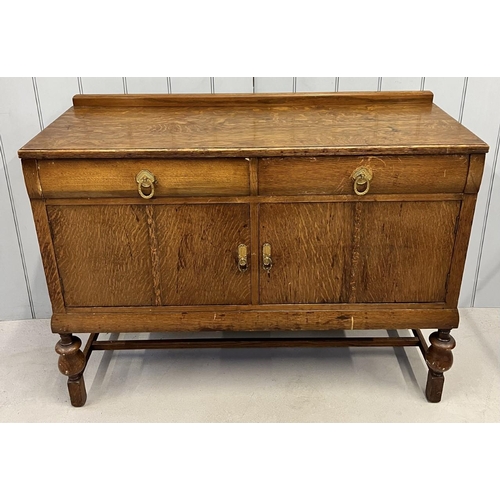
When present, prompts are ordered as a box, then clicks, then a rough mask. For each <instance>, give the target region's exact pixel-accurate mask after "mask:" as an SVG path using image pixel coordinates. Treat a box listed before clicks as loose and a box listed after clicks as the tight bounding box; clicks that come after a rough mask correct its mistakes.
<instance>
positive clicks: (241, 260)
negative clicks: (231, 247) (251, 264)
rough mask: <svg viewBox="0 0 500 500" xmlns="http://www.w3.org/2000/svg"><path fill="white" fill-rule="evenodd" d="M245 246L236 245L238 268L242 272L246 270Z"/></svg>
mask: <svg viewBox="0 0 500 500" xmlns="http://www.w3.org/2000/svg"><path fill="white" fill-rule="evenodd" d="M247 254H248V252H247V246H246V245H243V244H242V245H238V270H239V271H240V272H242V273H244V272H245V271H247V270H248V257H247Z"/></svg>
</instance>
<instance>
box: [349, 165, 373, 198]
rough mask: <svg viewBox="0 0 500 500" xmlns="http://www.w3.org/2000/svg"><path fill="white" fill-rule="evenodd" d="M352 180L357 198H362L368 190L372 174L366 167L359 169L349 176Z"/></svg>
mask: <svg viewBox="0 0 500 500" xmlns="http://www.w3.org/2000/svg"><path fill="white" fill-rule="evenodd" d="M351 177H352V178H353V179H354V192H355V193H356V194H357V195H358V196H363V195H365V194H366V193H368V191H369V190H370V181H371V180H372V179H373V172H372V171H371V170H370V169H369V168H366V167H359V168H358V169H356V170H355V171H354V172H353V173H352V176H351Z"/></svg>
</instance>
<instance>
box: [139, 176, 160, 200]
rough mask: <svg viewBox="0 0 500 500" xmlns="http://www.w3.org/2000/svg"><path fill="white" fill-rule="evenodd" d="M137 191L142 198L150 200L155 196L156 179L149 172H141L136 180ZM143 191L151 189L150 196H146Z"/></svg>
mask: <svg viewBox="0 0 500 500" xmlns="http://www.w3.org/2000/svg"><path fill="white" fill-rule="evenodd" d="M135 180H136V182H137V190H138V191H139V194H140V195H141V197H142V198H144V199H145V200H149V199H150V198H152V197H153V196H154V194H155V183H156V178H155V176H154V175H153V174H152V173H151V172H150V171H149V170H141V171H140V172H139V173H138V174H137V176H136V178H135ZM143 189H149V194H145V193H144V191H143Z"/></svg>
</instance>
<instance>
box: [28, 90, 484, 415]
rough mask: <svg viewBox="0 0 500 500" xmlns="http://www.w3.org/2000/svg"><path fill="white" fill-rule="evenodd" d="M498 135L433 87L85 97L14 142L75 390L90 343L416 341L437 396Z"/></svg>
mask: <svg viewBox="0 0 500 500" xmlns="http://www.w3.org/2000/svg"><path fill="white" fill-rule="evenodd" d="M487 151H488V146H487V144H485V143H484V142H483V141H481V140H480V139H479V138H478V137H476V136H475V135H474V134H473V133H471V132H470V131H469V130H467V129H466V128H465V127H463V126H462V125H461V124H460V123H458V122H457V121H456V120H454V119H453V118H451V117H450V116H449V115H447V114H446V113H445V112H444V111H442V110H441V109H440V108H439V107H437V106H436V105H435V104H433V95H432V93H431V92H426V91H422V92H364V93H363V92H360V93H324V94H299V93H297V94H220V95H218V94H212V95H77V96H75V97H74V98H73V107H71V108H70V109H69V110H68V111H66V112H65V113H64V114H63V115H62V116H61V117H59V118H58V119H57V120H55V121H54V122H53V123H52V124H51V125H49V126H48V127H47V128H46V129H45V130H43V131H42V132H41V133H40V134H38V135H37V136H36V137H35V138H33V139H32V140H31V141H30V142H29V143H28V144H26V145H25V146H24V147H23V148H22V149H21V150H20V151H19V156H20V157H21V159H22V165H23V172H24V177H25V182H26V187H27V191H28V194H29V197H30V200H31V206H32V210H33V216H34V221H35V225H36V230H37V234H38V240H39V244H40V250H41V255H42V260H43V266H44V270H45V276H46V279H47V285H48V290H49V294H50V299H51V303H52V309H53V315H52V321H51V326H52V331H53V332H54V333H56V334H59V335H60V340H59V341H58V343H57V345H56V351H57V353H58V354H59V369H60V371H61V373H62V374H63V375H65V376H67V377H68V387H69V394H70V398H71V403H72V404H73V405H74V406H82V405H84V404H85V401H86V397H87V395H86V390H85V384H84V379H83V372H84V370H85V367H86V364H87V362H88V360H89V357H90V355H91V353H92V351H93V350H113V349H150V348H151V349H162V348H189V347H195V348H199V347H216V348H221V347H232V348H234V347H273V346H289V347H293V346H300V347H306V346H310V347H321V346H323V347H341V346H351V347H352V346H373V347H378V346H414V347H416V348H419V349H420V351H421V352H422V354H423V357H424V359H425V361H426V363H427V366H428V379H427V386H426V397H427V399H428V400H429V401H431V402H438V401H440V399H441V394H442V390H443V383H444V375H443V374H444V372H446V371H447V370H449V368H450V367H451V365H452V362H453V357H452V349H453V347H454V346H455V340H454V339H453V337H452V336H451V335H450V331H451V330H452V329H454V328H456V327H457V326H458V324H459V315H458V309H457V304H458V297H459V292H460V286H461V281H462V274H463V269H464V264H465V258H466V253H467V246H468V241H469V235H470V230H471V224H472V219H473V214H474V207H475V204H476V196H477V193H478V189H479V186H480V182H481V176H482V172H483V164H484V158H485V153H486V152H487ZM372 329H374V330H377V329H398V330H403V329H404V330H409V332H411V333H410V334H409V335H404V336H399V337H392V336H390V337H383V336H375V337H366V336H363V337H360V336H351V335H345V336H342V337H338V336H332V335H329V334H327V332H326V331H328V330H345V331H348V330H372ZM422 329H433V330H436V331H435V332H434V333H432V334H431V335H430V338H429V343H428V342H427V340H426V339H425V338H424V336H423V334H422V331H421V330H422ZM276 330H282V331H304V330H307V331H311V330H312V331H316V330H317V331H318V333H317V335H315V336H313V337H311V336H305V335H304V334H302V336H301V335H300V334H296V333H294V334H291V333H290V334H289V335H288V336H287V337H282V336H279V337H275V338H273V337H272V336H271V337H269V335H267V336H261V337H260V338H258V337H255V336H254V335H252V336H249V335H245V333H244V332H248V331H267V332H269V331H276ZM193 331H197V332H207V331H213V332H220V331H226V332H235V333H234V335H232V336H231V338H220V336H219V338H215V336H212V338H207V337H202V336H198V338H191V337H192V335H190V336H189V338H188V336H186V335H183V332H193ZM103 332H105V333H111V332H113V333H122V334H123V335H122V336H121V337H119V338H118V339H117V340H103V339H102V337H101V340H99V333H103ZM130 332H179V335H178V336H177V337H178V338H159V339H157V338H149V339H146V340H137V339H135V340H134V339H130V338H127V335H126V334H127V333H130ZM77 333H89V334H90V335H89V338H88V341H87V343H86V346H85V347H83V348H82V342H81V340H80V339H79V338H78V337H77V336H76V335H75V334H77ZM250 337H251V338H250Z"/></svg>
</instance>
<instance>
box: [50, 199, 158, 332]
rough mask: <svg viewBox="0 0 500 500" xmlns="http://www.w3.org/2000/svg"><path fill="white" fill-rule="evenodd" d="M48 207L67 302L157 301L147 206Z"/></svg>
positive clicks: (132, 303)
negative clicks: (153, 278)
mask: <svg viewBox="0 0 500 500" xmlns="http://www.w3.org/2000/svg"><path fill="white" fill-rule="evenodd" d="M47 212H48V216H49V220H50V227H51V230H52V235H53V240H54V248H55V254H56V259H57V265H58V268H59V273H60V275H61V280H62V284H63V287H64V297H65V301H66V304H67V305H68V306H137V305H153V304H155V294H154V288H153V280H152V269H151V256H150V250H149V241H148V225H147V216H146V213H145V209H144V207H138V206H126V205H119V206H100V207H92V206H85V207H81V206H75V207H63V206H60V207H47ZM95 331H98V330H95Z"/></svg>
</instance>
